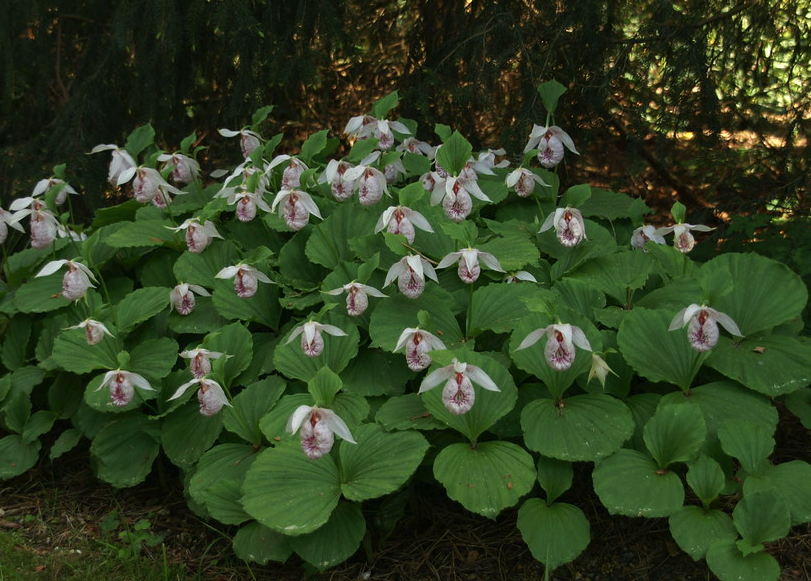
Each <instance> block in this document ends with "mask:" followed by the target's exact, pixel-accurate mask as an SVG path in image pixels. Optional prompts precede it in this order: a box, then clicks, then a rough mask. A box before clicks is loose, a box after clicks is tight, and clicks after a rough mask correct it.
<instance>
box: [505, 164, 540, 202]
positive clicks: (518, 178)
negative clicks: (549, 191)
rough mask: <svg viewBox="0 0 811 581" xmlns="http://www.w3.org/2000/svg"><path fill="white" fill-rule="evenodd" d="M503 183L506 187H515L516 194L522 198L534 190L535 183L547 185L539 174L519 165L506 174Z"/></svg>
mask: <svg viewBox="0 0 811 581" xmlns="http://www.w3.org/2000/svg"><path fill="white" fill-rule="evenodd" d="M504 183H505V185H506V186H507V187H508V188H515V191H516V192H517V193H518V195H519V196H521V197H523V198H525V197H527V196H529V195H530V194H531V193H532V192H533V191H535V184H538V185H539V186H546V187H549V184H547V183H546V182H545V181H543V178H542V177H541V176H539V175H538V174H536V173H535V172H533V171H530V170H528V169H527V168H525V167H519V168H517V169H515V170H513V171H511V172H510V173H509V174H507V177H506V178H505V179H504Z"/></svg>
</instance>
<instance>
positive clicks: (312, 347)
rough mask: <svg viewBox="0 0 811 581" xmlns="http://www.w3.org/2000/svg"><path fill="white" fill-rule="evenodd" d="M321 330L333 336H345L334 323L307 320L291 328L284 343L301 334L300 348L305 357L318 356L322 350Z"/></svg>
mask: <svg viewBox="0 0 811 581" xmlns="http://www.w3.org/2000/svg"><path fill="white" fill-rule="evenodd" d="M321 331H324V332H325V333H327V334H329V335H332V336H333V337H346V333H344V332H343V331H342V330H341V329H340V328H338V327H336V326H335V325H324V324H322V323H316V322H315V321H307V322H306V323H304V324H303V325H299V326H298V327H296V328H295V329H293V332H292V333H291V334H290V337H289V338H288V339H287V342H286V343H285V345H287V343H290V341H292V340H293V339H295V338H296V337H298V336H299V335H301V350H302V351H303V352H304V354H305V355H306V356H307V357H318V356H319V355H321V353H322V352H323V351H324V338H323V337H322V336H321Z"/></svg>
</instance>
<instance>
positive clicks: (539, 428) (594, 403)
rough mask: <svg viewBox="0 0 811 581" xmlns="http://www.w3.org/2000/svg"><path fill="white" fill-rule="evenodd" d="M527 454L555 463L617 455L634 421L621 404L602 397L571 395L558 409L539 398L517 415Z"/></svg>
mask: <svg viewBox="0 0 811 581" xmlns="http://www.w3.org/2000/svg"><path fill="white" fill-rule="evenodd" d="M521 427H522V428H523V429H524V442H525V443H526V445H527V447H528V448H529V449H530V450H534V451H536V452H540V453H541V454H543V455H544V456H549V457H550V458H557V459H558V460H566V461H569V462H574V461H595V460H599V459H601V458H605V457H606V456H608V455H610V454H612V453H614V452H615V451H617V450H618V449H619V448H620V446H622V444H623V443H624V442H625V441H626V440H627V439H628V438H630V437H631V434H633V431H634V420H633V418H632V416H631V412H630V410H629V409H628V407H627V406H626V405H625V404H624V403H622V401H620V400H618V399H615V398H613V397H611V396H609V395H604V394H585V395H575V396H572V397H569V398H566V399H564V400H563V402H562V405H560V404H558V403H556V402H555V401H553V400H551V399H546V398H541V399H537V400H535V401H532V402H530V403H529V404H527V406H526V407H525V408H524V411H523V412H522V413H521Z"/></svg>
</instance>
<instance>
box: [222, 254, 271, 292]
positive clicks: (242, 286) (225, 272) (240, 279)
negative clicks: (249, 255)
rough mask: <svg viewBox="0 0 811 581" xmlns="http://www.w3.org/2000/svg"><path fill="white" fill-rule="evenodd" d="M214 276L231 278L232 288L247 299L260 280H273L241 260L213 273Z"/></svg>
mask: <svg viewBox="0 0 811 581" xmlns="http://www.w3.org/2000/svg"><path fill="white" fill-rule="evenodd" d="M214 278H233V279H234V290H235V291H236V293H237V296H238V297H239V298H241V299H248V298H250V297H252V296H253V295H255V294H256V291H257V290H258V289H259V283H260V282H269V283H272V282H273V281H272V280H270V279H269V278H268V277H267V276H266V275H265V274H264V273H262V272H260V271H258V270H256V269H255V268H254V267H252V266H248V265H247V264H244V263H242V262H240V263H238V264H235V265H234V266H226V267H225V268H223V269H222V270H221V271H220V272H218V273H217V274H215V275H214Z"/></svg>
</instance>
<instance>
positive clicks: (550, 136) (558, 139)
mask: <svg viewBox="0 0 811 581" xmlns="http://www.w3.org/2000/svg"><path fill="white" fill-rule="evenodd" d="M564 146H565V147H566V149H568V150H569V151H571V152H572V153H575V154H577V155H580V153H579V152H578V151H577V150H576V149H575V148H574V142H573V141H572V138H571V137H569V135H568V134H567V133H566V132H565V131H564V130H563V129H561V128H560V127H558V126H557V125H552V126H551V127H542V126H540V125H533V126H532V132H531V133H530V134H529V141H528V142H527V145H526V147H524V153H526V152H528V151H529V150H530V149H535V148H538V150H539V151H538V161H539V162H540V163H541V165H542V166H543V167H545V168H547V169H549V168H553V167H555V166H556V165H558V164H559V163H560V162H561V161H562V160H563V147H564Z"/></svg>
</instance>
